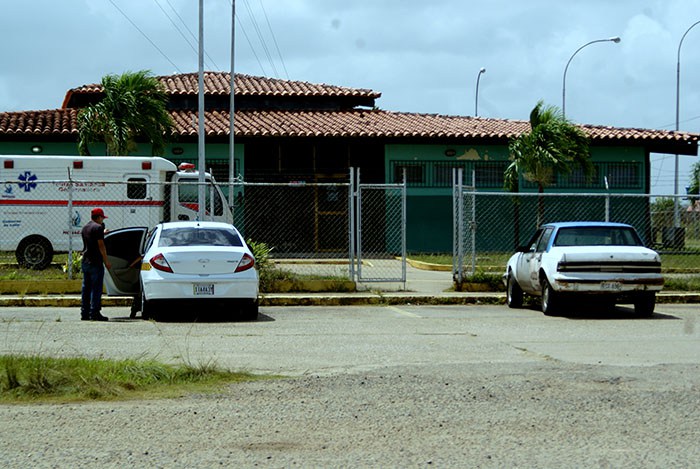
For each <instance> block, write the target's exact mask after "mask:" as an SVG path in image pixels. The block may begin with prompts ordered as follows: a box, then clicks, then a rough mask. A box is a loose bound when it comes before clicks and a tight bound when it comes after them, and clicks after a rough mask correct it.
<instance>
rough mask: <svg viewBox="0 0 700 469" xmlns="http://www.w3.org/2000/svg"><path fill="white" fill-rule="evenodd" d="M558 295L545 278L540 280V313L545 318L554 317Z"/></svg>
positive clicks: (557, 306) (557, 305)
mask: <svg viewBox="0 0 700 469" xmlns="http://www.w3.org/2000/svg"><path fill="white" fill-rule="evenodd" d="M558 303H559V295H557V292H555V291H554V289H553V288H552V286H551V285H550V284H549V281H548V280H547V279H546V278H543V279H542V312H543V313H544V314H545V316H554V315H555V314H556V313H557V309H558V308H559V304H558Z"/></svg>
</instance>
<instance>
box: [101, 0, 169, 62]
mask: <svg viewBox="0 0 700 469" xmlns="http://www.w3.org/2000/svg"><path fill="white" fill-rule="evenodd" d="M109 3H111V4H112V6H114V8H116V9H117V11H119V13H121V14H122V16H124V18H126V19H127V21H128V22H129V23H131V25H132V26H133V27H134V28H136V30H137V31H138V32H139V33H141V35H142V36H143V37H144V38H145V39H146V40H147V41H148V42H150V43H151V45H152V46H153V47H154V48H155V49H156V50H157V51H158V52H159V53H160V55H162V56H163V57H164V58H165V60H167V61H168V62H170V65H172V66H173V67H174V68H175V70H177V71H178V72H179V73H182V70H180V68H179V67H178V66H177V65H175V62H173V61H172V60H170V57H168V56H167V55H166V54H165V52H163V51H162V50H161V49H160V47H158V46H157V45H156V43H155V42H153V41H152V40H151V38H150V37H148V35H147V34H146V33H144V32H143V31H142V30H141V28H139V27H138V26H137V25H136V23H134V22H133V21H132V20H131V18H129V16H128V15H127V14H126V13H124V12H123V11H122V9H121V8H119V7H118V6H117V4H116V3H114V0H109Z"/></svg>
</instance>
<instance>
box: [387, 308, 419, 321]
mask: <svg viewBox="0 0 700 469" xmlns="http://www.w3.org/2000/svg"><path fill="white" fill-rule="evenodd" d="M387 308H389V309H390V310H392V311H394V312H396V313H398V314H400V315H402V316H408V317H409V318H420V317H421V316H419V315H418V314H414V313H411V312H408V311H406V310H403V309H401V308H397V307H396V306H387Z"/></svg>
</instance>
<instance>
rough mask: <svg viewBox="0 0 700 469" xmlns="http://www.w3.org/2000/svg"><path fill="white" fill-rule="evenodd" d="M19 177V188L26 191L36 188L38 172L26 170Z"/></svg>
mask: <svg viewBox="0 0 700 469" xmlns="http://www.w3.org/2000/svg"><path fill="white" fill-rule="evenodd" d="M17 179H19V181H20V182H19V188H20V189H24V192H29V191H31V190H32V189H36V180H37V177H36V174H32V172H31V171H25V172H24V174H20V175H19V176H18V177H17Z"/></svg>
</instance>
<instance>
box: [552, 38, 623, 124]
mask: <svg viewBox="0 0 700 469" xmlns="http://www.w3.org/2000/svg"><path fill="white" fill-rule="evenodd" d="M620 40H621V39H620V38H619V37H618V36H614V37H609V38H607V39H596V40H595V41H591V42H587V43H586V44H584V45H582V46H581V47H579V48H578V49H576V52H574V53H573V54H572V55H571V57H570V58H569V61H568V62H566V67H564V79H563V80H562V86H561V112H562V115H563V116H564V117H566V72H567V70H569V64H570V63H571V61H572V60H573V58H574V57H575V56H576V54H578V53H579V51H580V50H581V49H583V48H584V47H587V46H590V45H591V44H595V43H596V42H614V43H618V42H620Z"/></svg>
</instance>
